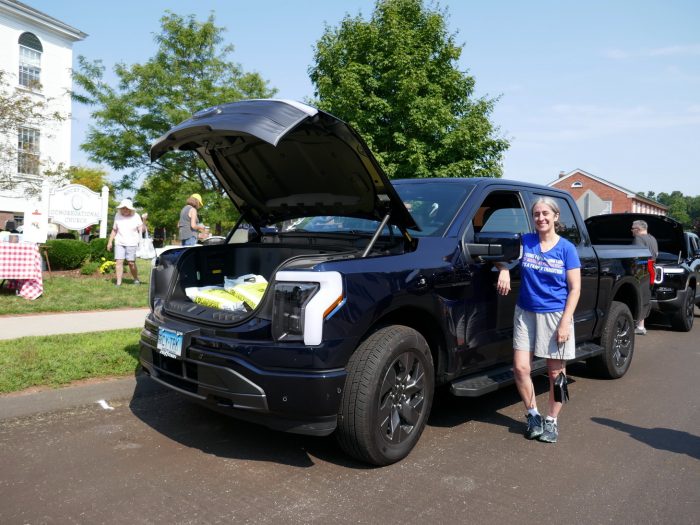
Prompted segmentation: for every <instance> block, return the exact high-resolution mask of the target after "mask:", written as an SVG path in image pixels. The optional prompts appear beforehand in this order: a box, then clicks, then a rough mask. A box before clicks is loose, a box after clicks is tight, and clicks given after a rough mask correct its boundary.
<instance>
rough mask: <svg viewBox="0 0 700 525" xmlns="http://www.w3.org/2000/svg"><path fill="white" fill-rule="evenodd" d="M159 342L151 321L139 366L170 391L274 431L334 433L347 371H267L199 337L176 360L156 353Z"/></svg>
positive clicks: (147, 324)
mask: <svg viewBox="0 0 700 525" xmlns="http://www.w3.org/2000/svg"><path fill="white" fill-rule="evenodd" d="M175 328H182V327H175ZM157 338H158V324H157V323H154V322H153V321H152V320H151V319H150V318H147V320H146V325H145V327H144V329H143V330H142V332H141V341H140V361H141V365H142V366H143V368H144V371H145V372H146V373H147V374H148V375H149V376H150V377H151V378H153V379H154V380H155V381H157V382H159V383H161V384H163V385H165V386H167V387H169V388H171V389H172V390H176V391H177V392H180V393H182V394H184V395H186V396H188V397H190V398H191V399H193V400H195V401H197V402H200V403H202V404H204V405H206V406H207V407H209V408H212V409H214V410H217V411H219V412H223V413H225V414H227V415H230V416H232V417H236V418H238V419H243V420H247V421H252V422H255V423H259V424H262V425H264V426H266V427H268V428H272V429H274V430H281V431H285V432H293V433H299V434H308V435H317V436H324V435H328V434H331V433H332V432H333V431H334V430H335V428H336V425H337V413H338V407H339V405H340V399H341V396H342V391H343V388H344V385H345V376H346V372H345V370H344V369H334V370H308V369H303V370H298V369H289V368H285V369H274V370H269V369H267V370H266V369H262V368H259V367H257V366H255V364H254V363H252V362H250V361H249V360H246V359H245V357H244V356H242V355H234V354H232V353H230V352H223V351H217V350H213V349H212V348H210V347H208V345H207V344H205V338H204V337H200V336H193V337H191V338H188V339H187V341H188V344H187V345H186V347H185V348H184V350H183V359H175V358H171V357H166V356H163V355H161V354H160V353H159V352H158V350H157V348H156V345H157ZM271 344H272V343H271ZM277 350H278V351H284V349H281V348H280V349H277Z"/></svg>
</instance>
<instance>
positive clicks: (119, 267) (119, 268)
mask: <svg viewBox="0 0 700 525" xmlns="http://www.w3.org/2000/svg"><path fill="white" fill-rule="evenodd" d="M114 262H115V264H116V267H115V270H116V272H117V286H119V285H121V284H122V276H123V275H124V259H117V260H115V261H114Z"/></svg>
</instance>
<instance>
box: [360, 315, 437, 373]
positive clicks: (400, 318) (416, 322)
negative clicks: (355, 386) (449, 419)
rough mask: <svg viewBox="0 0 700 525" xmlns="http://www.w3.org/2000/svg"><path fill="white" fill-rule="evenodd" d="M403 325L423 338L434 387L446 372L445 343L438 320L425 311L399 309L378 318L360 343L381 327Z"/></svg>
mask: <svg viewBox="0 0 700 525" xmlns="http://www.w3.org/2000/svg"><path fill="white" fill-rule="evenodd" d="M389 325H403V326H407V327H409V328H412V329H414V330H416V331H417V332H418V333H420V334H421V335H422V336H423V338H425V340H426V342H427V343H428V347H429V348H430V354H431V356H432V359H433V368H434V370H435V379H436V385H437V384H438V383H439V381H438V378H439V377H441V376H442V375H444V372H446V370H447V361H448V360H447V341H446V339H445V335H444V332H443V330H442V328H441V327H440V323H439V322H438V320H437V319H436V318H435V317H434V316H433V315H432V314H431V313H430V312H429V311H427V310H423V309H421V308H415V307H410V306H406V307H400V308H397V309H396V310H392V311H391V312H388V313H387V314H385V315H383V316H382V317H380V318H378V319H377V320H376V321H375V322H374V324H373V325H372V326H370V328H369V329H368V330H367V332H365V334H363V336H362V338H361V339H360V342H362V341H364V340H365V339H367V338H368V337H369V336H370V335H371V334H373V333H374V332H376V331H377V330H379V329H380V328H382V327H385V326H389Z"/></svg>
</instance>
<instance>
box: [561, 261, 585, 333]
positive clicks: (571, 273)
mask: <svg viewBox="0 0 700 525" xmlns="http://www.w3.org/2000/svg"><path fill="white" fill-rule="evenodd" d="M566 284H567V287H568V288H569V293H568V295H567V296H566V305H565V306H564V313H563V314H562V316H561V321H559V328H558V329H557V341H558V342H560V343H563V342H564V341H566V340H568V339H569V335H570V333H571V325H572V324H573V321H574V312H575V311H576V305H577V304H578V298H579V297H580V296H581V268H572V269H571V270H567V271H566Z"/></svg>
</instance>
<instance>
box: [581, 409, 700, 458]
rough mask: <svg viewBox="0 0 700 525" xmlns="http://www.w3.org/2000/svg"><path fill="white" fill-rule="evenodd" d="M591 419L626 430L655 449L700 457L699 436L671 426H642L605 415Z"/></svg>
mask: <svg viewBox="0 0 700 525" xmlns="http://www.w3.org/2000/svg"><path fill="white" fill-rule="evenodd" d="M591 421H593V422H594V423H598V424H599V425H605V426H607V427H610V428H614V429H615V430H619V431H620V432H626V433H627V434H629V436H630V437H632V438H634V439H636V440H637V441H641V442H642V443H644V444H646V445H649V446H650V447H653V448H655V449H657V450H668V451H669V452H675V453H677V454H686V455H688V456H690V457H691V458H694V459H700V437H698V436H694V435H693V434H690V433H689V432H685V431H681V430H674V429H672V428H659V427H656V428H644V427H638V426H635V425H629V424H627V423H623V422H621V421H615V420H613V419H608V418H605V417H592V418H591Z"/></svg>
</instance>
